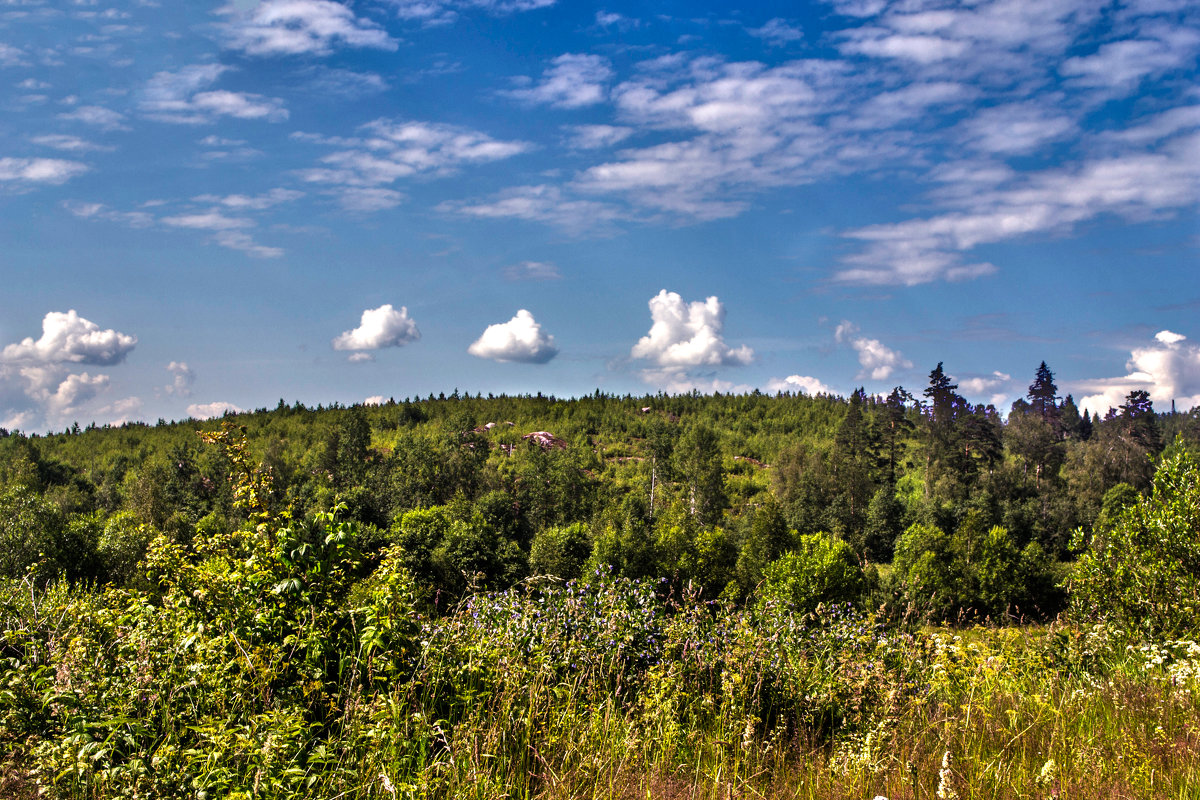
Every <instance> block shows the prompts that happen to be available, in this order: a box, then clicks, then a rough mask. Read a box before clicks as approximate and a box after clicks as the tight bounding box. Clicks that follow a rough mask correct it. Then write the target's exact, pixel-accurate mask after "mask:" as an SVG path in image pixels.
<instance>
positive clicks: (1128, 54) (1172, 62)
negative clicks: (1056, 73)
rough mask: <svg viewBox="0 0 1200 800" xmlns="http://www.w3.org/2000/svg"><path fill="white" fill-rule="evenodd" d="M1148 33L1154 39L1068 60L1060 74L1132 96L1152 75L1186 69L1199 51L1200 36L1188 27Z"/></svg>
mask: <svg viewBox="0 0 1200 800" xmlns="http://www.w3.org/2000/svg"><path fill="white" fill-rule="evenodd" d="M1148 33H1151V34H1152V35H1149V36H1145V37H1143V38H1137V39H1123V40H1121V41H1116V42H1109V43H1107V44H1104V45H1101V47H1100V48H1099V50H1097V51H1096V52H1095V53H1094V54H1092V55H1089V56H1077V57H1075V58H1070V59H1067V60H1066V61H1065V62H1063V65H1062V68H1061V70H1060V71H1061V72H1062V74H1063V75H1065V76H1067V77H1068V78H1073V79H1074V80H1075V81H1076V82H1078V83H1080V84H1082V85H1084V86H1088V87H1095V88H1100V89H1105V90H1109V91H1112V92H1115V93H1122V92H1129V91H1133V90H1134V89H1136V88H1137V87H1138V85H1139V84H1140V83H1141V82H1142V80H1144V79H1145V78H1147V77H1149V76H1151V75H1155V74H1160V73H1163V72H1167V71H1169V70H1173V69H1177V68H1181V67H1185V66H1187V65H1188V64H1189V63H1191V62H1192V61H1193V60H1194V59H1195V57H1196V53H1197V51H1198V50H1200V33H1198V32H1197V31H1195V30H1190V29H1188V28H1186V27H1179V28H1175V27H1169V28H1168V27H1164V28H1158V29H1156V30H1152V31H1148Z"/></svg>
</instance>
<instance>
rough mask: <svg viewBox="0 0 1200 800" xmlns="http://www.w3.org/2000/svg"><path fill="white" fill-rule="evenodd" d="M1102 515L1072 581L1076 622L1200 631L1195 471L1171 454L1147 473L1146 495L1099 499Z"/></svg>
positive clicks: (1085, 541)
mask: <svg viewBox="0 0 1200 800" xmlns="http://www.w3.org/2000/svg"><path fill="white" fill-rule="evenodd" d="M1105 501H1106V502H1105V508H1106V512H1108V510H1109V509H1110V508H1112V507H1113V506H1117V507H1118V508H1120V510H1118V511H1114V512H1112V513H1111V517H1110V515H1109V513H1106V514H1105V515H1104V516H1105V517H1106V519H1104V520H1102V521H1100V522H1098V523H1097V526H1096V530H1095V531H1094V532H1093V533H1092V535H1091V536H1090V537H1088V536H1085V535H1084V534H1083V532H1082V531H1081V532H1079V533H1078V534H1077V538H1076V544H1077V545H1080V546H1083V545H1086V549H1085V550H1084V552H1083V554H1082V555H1081V556H1080V557H1079V560H1078V562H1077V564H1076V567H1075V570H1074V574H1073V575H1072V578H1071V588H1072V598H1071V607H1072V610H1073V612H1074V613H1075V615H1076V616H1077V617H1080V618H1084V619H1100V620H1105V621H1108V622H1110V623H1112V624H1114V625H1116V626H1117V627H1119V628H1122V629H1126V630H1137V631H1141V632H1144V633H1147V634H1151V635H1154V636H1176V637H1182V636H1184V635H1194V634H1195V633H1196V632H1197V631H1200V465H1197V463H1196V460H1195V459H1194V458H1193V457H1192V456H1191V455H1189V454H1188V453H1187V452H1186V451H1184V450H1182V449H1180V450H1177V451H1176V453H1174V454H1173V455H1172V456H1170V457H1169V458H1167V459H1166V460H1165V461H1164V462H1163V463H1162V465H1161V466H1160V467H1159V469H1158V472H1156V473H1155V475H1154V484H1153V491H1152V494H1151V495H1150V496H1149V497H1137V498H1134V497H1132V496H1130V495H1129V493H1128V492H1123V493H1122V496H1121V497H1120V499H1119V502H1116V501H1114V502H1113V503H1110V502H1109V498H1108V497H1106V498H1105Z"/></svg>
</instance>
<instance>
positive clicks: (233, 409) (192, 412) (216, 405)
mask: <svg viewBox="0 0 1200 800" xmlns="http://www.w3.org/2000/svg"><path fill="white" fill-rule="evenodd" d="M244 411H245V409H242V408H239V407H238V406H235V405H234V404H233V403H227V402H225V401H224V400H216V401H213V402H211V403H192V404H191V405H189V406H188V407H187V413H188V416H189V417H191V418H193V419H214V418H215V417H223V416H225V415H226V414H241V413H243V412H244Z"/></svg>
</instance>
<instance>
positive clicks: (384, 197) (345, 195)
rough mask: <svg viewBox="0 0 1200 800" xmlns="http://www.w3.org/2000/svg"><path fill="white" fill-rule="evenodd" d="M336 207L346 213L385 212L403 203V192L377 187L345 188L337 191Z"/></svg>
mask: <svg viewBox="0 0 1200 800" xmlns="http://www.w3.org/2000/svg"><path fill="white" fill-rule="evenodd" d="M337 199H338V205H340V206H341V207H342V208H344V209H346V210H347V211H360V212H363V213H368V214H369V213H373V212H375V211H387V210H388V209H389V208H395V207H396V206H398V205H400V204H401V203H403V202H404V200H405V197H404V193H403V192H397V191H396V190H394V189H383V188H380V187H378V186H375V187H368V186H347V187H344V188H342V189H339V190H338V191H337Z"/></svg>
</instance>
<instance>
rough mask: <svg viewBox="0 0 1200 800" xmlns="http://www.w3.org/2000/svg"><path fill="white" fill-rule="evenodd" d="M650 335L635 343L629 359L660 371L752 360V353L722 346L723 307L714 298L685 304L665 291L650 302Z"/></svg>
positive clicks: (743, 348)
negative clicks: (635, 359) (654, 365)
mask: <svg viewBox="0 0 1200 800" xmlns="http://www.w3.org/2000/svg"><path fill="white" fill-rule="evenodd" d="M649 305H650V318H651V320H653V325H651V327H650V332H649V333H647V334H646V335H645V336H643V337H642V338H641V339H639V340H638V343H637V344H635V345H634V346H633V350H632V351H631V352H630V355H632V356H633V358H640V359H646V360H648V361H651V362H653V363H655V364H657V365H658V366H660V367H674V368H686V367H700V366H742V365H745V364H749V363H750V362H751V361H753V360H754V351H753V350H751V349H750V348H749V347H747V346H745V345H742V346H741V347H738V348H732V347H729V346H728V345H726V344H725V340H724V339H723V338H722V336H721V329H722V328H723V327H724V325H725V307H724V306H723V305H722V304H721V301H720V300H719V299H717V297H716V296H713V297H709V298H708V299H706V300H704V301H699V300H697V301H695V302H692V303H685V302H684V301H683V298H682V297H680V296H679V295H678V294H676V293H675V292H668V291H667V290H666V289H663V290H662V291H660V292H659V293H658V294H657V295H655V296H654V297H652V298H650V304H649Z"/></svg>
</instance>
